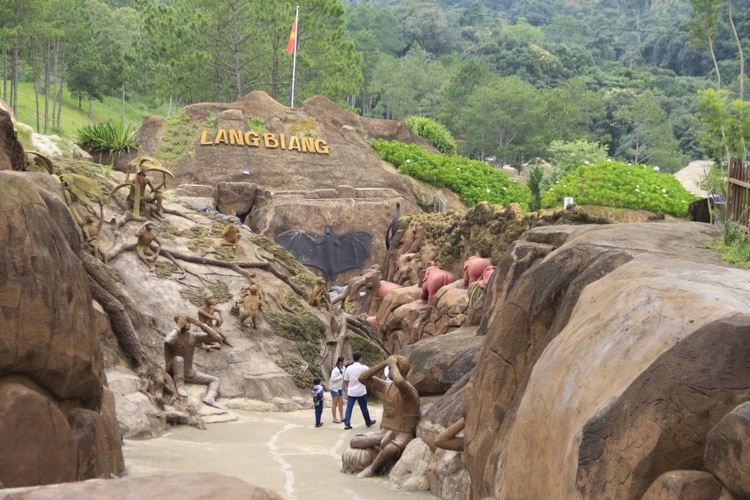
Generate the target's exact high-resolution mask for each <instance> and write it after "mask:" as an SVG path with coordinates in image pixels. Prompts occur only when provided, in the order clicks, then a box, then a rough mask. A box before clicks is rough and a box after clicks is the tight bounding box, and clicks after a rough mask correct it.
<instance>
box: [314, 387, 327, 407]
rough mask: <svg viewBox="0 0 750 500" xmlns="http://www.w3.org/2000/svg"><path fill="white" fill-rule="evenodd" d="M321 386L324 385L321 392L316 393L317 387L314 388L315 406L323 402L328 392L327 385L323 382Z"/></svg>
mask: <svg viewBox="0 0 750 500" xmlns="http://www.w3.org/2000/svg"><path fill="white" fill-rule="evenodd" d="M320 387H322V390H321V391H320V392H319V393H316V392H315V389H313V390H312V395H313V403H314V404H315V406H318V405H319V404H321V403H322V402H323V395H324V394H325V392H326V390H325V387H323V385H322V384H321V386H320Z"/></svg>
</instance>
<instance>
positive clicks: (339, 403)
mask: <svg viewBox="0 0 750 500" xmlns="http://www.w3.org/2000/svg"><path fill="white" fill-rule="evenodd" d="M345 371H346V368H344V356H339V358H338V359H337V360H336V366H334V367H333V369H332V370H331V376H330V378H329V379H328V386H329V389H330V391H331V401H332V403H333V404H332V405H331V414H332V415H333V423H334V424H340V423H341V422H343V421H344V372H345ZM336 408H338V411H339V418H336Z"/></svg>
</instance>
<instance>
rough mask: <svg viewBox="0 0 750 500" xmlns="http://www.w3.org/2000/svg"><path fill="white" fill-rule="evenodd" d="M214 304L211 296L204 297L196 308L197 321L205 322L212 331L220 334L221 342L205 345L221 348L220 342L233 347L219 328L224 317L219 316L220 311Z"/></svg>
mask: <svg viewBox="0 0 750 500" xmlns="http://www.w3.org/2000/svg"><path fill="white" fill-rule="evenodd" d="M215 306H216V299H215V298H213V297H206V300H205V302H204V306H203V307H201V308H200V309H198V321H200V322H201V323H205V324H207V325H208V326H210V327H211V329H212V330H213V331H215V332H216V333H218V334H219V335H221V342H219V343H215V344H211V345H207V346H206V347H207V348H208V349H211V348H215V349H221V344H222V343H224V344H226V345H228V346H229V347H234V346H232V344H230V343H229V341H228V340H227V335H226V334H225V333H224V332H223V331H222V330H221V324H222V323H224V318H222V316H221V311H220V310H219V309H217V308H216V307H215Z"/></svg>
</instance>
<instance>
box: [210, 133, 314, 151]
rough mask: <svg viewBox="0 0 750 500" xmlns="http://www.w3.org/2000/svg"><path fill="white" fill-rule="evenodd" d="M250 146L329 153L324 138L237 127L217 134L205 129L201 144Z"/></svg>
mask: <svg viewBox="0 0 750 500" xmlns="http://www.w3.org/2000/svg"><path fill="white" fill-rule="evenodd" d="M221 144H224V145H227V146H249V147H251V148H258V147H261V146H262V147H264V148H266V149H280V150H283V151H298V152H300V153H315V154H321V155H327V154H329V151H328V143H326V141H324V140H322V139H315V138H313V137H298V136H296V135H293V136H290V137H287V136H286V135H284V134H272V133H270V132H267V133H264V134H258V133H257V132H252V131H249V132H243V131H242V130H235V129H219V130H217V131H216V134H214V135H213V136H212V135H209V133H208V131H206V130H204V131H203V132H202V133H201V142H200V145H201V146H218V145H221Z"/></svg>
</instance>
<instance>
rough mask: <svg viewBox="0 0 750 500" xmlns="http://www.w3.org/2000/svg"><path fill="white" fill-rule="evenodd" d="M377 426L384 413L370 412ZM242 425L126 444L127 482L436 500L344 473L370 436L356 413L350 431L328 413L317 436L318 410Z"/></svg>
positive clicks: (344, 499) (255, 416)
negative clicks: (233, 484) (211, 480)
mask: <svg viewBox="0 0 750 500" xmlns="http://www.w3.org/2000/svg"><path fill="white" fill-rule="evenodd" d="M370 406H371V408H370V411H371V414H372V416H373V418H377V419H379V418H380V414H381V413H382V408H381V407H379V406H377V405H370ZM232 413H236V414H237V415H238V420H237V421H234V422H227V423H221V424H209V425H208V426H207V429H206V430H204V431H201V430H197V429H194V428H192V427H188V426H181V427H176V428H174V429H173V430H171V431H170V432H169V433H167V434H166V435H165V436H162V437H160V438H156V439H150V440H144V441H134V440H126V441H125V444H124V447H123V453H124V454H125V464H126V468H127V475H129V476H145V475H151V474H158V473H169V472H189V471H196V472H197V471H202V472H219V473H222V474H227V475H230V476H235V477H238V478H240V479H243V480H245V481H247V482H249V483H251V484H254V485H257V486H262V487H264V488H268V489H270V490H273V491H276V492H278V493H279V494H280V495H282V496H283V497H284V498H285V499H287V500H306V499H314V498H326V500H339V499H340V500H358V499H380V498H403V499H408V500H424V499H433V500H434V499H435V498H437V497H435V496H433V495H431V494H430V493H429V492H418V493H409V492H405V491H401V490H398V489H396V488H395V487H394V486H392V485H391V484H390V482H389V481H388V479H387V478H382V477H378V478H369V479H356V478H355V477H354V476H353V475H349V474H344V473H342V472H341V453H342V452H343V450H344V449H346V447H347V446H348V442H349V439H351V438H352V436H354V435H355V434H356V433H361V432H365V430H366V428H365V425H364V423H363V421H362V415H361V414H360V413H359V409H357V408H355V411H354V414H353V417H352V425H353V426H354V429H352V430H349V431H345V430H343V425H342V424H332V423H331V415H330V409H329V408H326V412H325V413H324V414H323V422H324V425H323V427H320V428H315V426H314V423H315V417H314V414H313V410H312V409H310V410H302V411H297V412H289V413H264V412H239V411H233V412H232Z"/></svg>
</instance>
